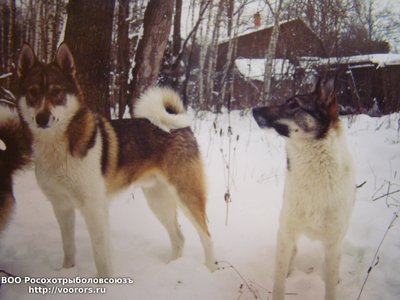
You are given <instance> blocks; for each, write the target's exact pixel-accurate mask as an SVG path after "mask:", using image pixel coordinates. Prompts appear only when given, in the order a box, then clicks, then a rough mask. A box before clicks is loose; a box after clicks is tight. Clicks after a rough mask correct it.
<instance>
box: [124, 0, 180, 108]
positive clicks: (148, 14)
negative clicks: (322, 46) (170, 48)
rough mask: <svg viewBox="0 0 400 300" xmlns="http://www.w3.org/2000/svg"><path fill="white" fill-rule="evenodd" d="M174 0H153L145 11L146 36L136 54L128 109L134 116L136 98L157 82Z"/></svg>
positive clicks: (143, 37) (144, 33)
mask: <svg viewBox="0 0 400 300" xmlns="http://www.w3.org/2000/svg"><path fill="white" fill-rule="evenodd" d="M173 7H174V0H164V1H161V0H150V1H149V3H148V4H147V7H146V11H145V14H144V23H143V36H142V37H141V39H140V41H139V45H138V49H137V53H136V56H135V67H134V68H133V71H132V78H133V82H132V87H131V91H132V94H131V100H130V103H129V110H130V113H131V116H133V107H134V104H135V101H136V99H137V98H138V97H139V96H140V95H141V94H142V93H143V92H144V90H146V88H148V87H149V86H151V85H154V84H155V83H156V82H157V78H158V73H159V70H160V65H161V62H162V59H163V56H164V51H165V48H166V46H167V41H168V36H169V32H170V29H171V20H172V12H173Z"/></svg>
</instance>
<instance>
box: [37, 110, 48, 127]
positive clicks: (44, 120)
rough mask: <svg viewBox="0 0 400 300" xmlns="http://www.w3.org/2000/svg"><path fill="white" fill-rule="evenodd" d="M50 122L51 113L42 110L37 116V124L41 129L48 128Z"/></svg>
mask: <svg viewBox="0 0 400 300" xmlns="http://www.w3.org/2000/svg"><path fill="white" fill-rule="evenodd" d="M49 120H50V112H49V111H47V110H42V111H40V112H39V113H38V114H37V115H36V124H37V125H38V126H39V127H40V128H47V127H48V124H49Z"/></svg>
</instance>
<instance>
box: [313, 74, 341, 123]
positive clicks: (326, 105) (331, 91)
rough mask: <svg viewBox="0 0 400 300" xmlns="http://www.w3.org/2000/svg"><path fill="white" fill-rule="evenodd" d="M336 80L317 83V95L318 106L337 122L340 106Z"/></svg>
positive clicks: (324, 80)
mask: <svg viewBox="0 0 400 300" xmlns="http://www.w3.org/2000/svg"><path fill="white" fill-rule="evenodd" d="M335 81H336V78H335V77H333V78H328V79H320V80H319V81H318V83H317V86H316V90H315V93H316V94H317V105H318V107H319V108H320V109H321V110H323V111H325V113H326V114H327V115H328V116H329V118H330V119H331V120H336V119H337V118H338V116H339V114H338V104H337V99H336V91H335Z"/></svg>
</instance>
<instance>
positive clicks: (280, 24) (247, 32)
mask: <svg viewBox="0 0 400 300" xmlns="http://www.w3.org/2000/svg"><path fill="white" fill-rule="evenodd" d="M292 22H302V23H304V21H303V20H301V19H300V18H292V19H288V20H285V21H281V22H279V26H282V25H285V24H288V23H292ZM304 24H305V23H304ZM305 25H306V24H305ZM306 26H307V25H306ZM273 27H274V24H271V25H267V26H261V27H258V28H250V29H247V30H245V31H243V32H241V33H239V34H238V35H237V36H234V37H233V38H234V39H235V38H239V37H241V36H244V35H248V34H252V33H255V32H259V31H263V30H272V28H273ZM307 27H308V26H307ZM310 31H311V29H310ZM230 39H231V38H229V37H228V38H225V39H222V40H220V41H219V44H223V43H226V42H229V40H230Z"/></svg>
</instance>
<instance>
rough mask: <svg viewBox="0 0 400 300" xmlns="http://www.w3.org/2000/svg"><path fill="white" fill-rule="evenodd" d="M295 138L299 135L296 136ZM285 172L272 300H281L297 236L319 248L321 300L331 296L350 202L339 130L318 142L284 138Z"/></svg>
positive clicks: (348, 167)
mask: <svg viewBox="0 0 400 300" xmlns="http://www.w3.org/2000/svg"><path fill="white" fill-rule="evenodd" d="M299 135H300V133H299ZM286 150H287V155H288V159H289V166H288V167H289V170H288V171H287V174H286V181H285V190H284V201H283V207H282V211H281V215H280V228H279V232H278V243H277V249H276V262H275V263H276V265H275V283H274V289H273V299H274V300H282V299H284V293H285V280H286V276H287V275H288V273H290V270H291V264H292V261H293V257H294V255H295V254H296V252H297V251H296V243H297V240H298V238H299V236H300V235H302V234H305V235H307V236H308V237H309V238H311V239H318V240H320V241H322V243H323V245H324V248H325V267H326V270H325V288H326V295H325V299H329V300H333V299H335V297H336V292H335V291H336V285H337V282H338V279H339V266H340V253H341V250H340V248H341V241H342V239H343V237H344V235H345V233H346V231H347V227H348V225H349V220H350V215H351V211H352V208H353V202H354V199H355V178H354V169H353V166H352V159H351V156H350V154H349V152H348V149H347V144H346V139H345V136H344V134H343V133H342V130H341V128H340V129H338V130H336V129H330V130H329V131H328V133H327V136H326V137H325V138H323V139H320V140H315V139H311V138H310V137H308V138H307V136H305V135H304V136H302V137H301V138H293V137H291V138H288V139H286Z"/></svg>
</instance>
